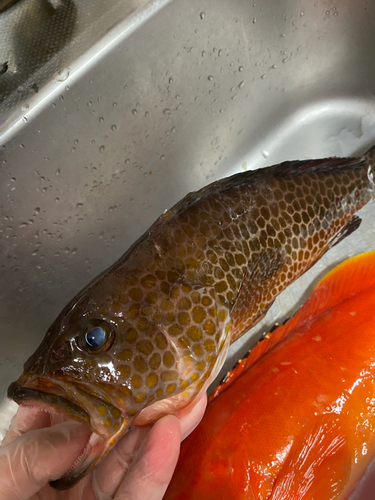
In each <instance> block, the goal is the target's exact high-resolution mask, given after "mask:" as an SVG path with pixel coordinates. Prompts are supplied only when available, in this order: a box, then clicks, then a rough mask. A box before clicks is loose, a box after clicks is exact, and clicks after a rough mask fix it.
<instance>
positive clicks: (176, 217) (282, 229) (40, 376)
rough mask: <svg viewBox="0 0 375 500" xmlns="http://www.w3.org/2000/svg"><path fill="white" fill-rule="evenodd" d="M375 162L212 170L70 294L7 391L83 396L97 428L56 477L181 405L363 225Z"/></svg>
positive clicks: (81, 467) (65, 482)
mask: <svg viewBox="0 0 375 500" xmlns="http://www.w3.org/2000/svg"><path fill="white" fill-rule="evenodd" d="M372 161H373V151H372V150H370V152H369V153H367V155H366V156H365V157H362V158H348V159H342V158H331V159H323V160H313V161H299V162H297V161H296V162H285V163H282V164H280V165H276V166H273V167H268V168H264V169H259V170H256V171H248V172H244V173H241V174H236V175H234V176H232V177H229V178H227V179H222V180H220V181H217V182H214V183H213V184H211V185H209V186H207V187H205V188H203V189H201V190H200V191H197V192H196V193H191V194H189V195H187V196H186V197H185V198H184V199H183V200H181V201H180V202H179V203H177V204H176V205H175V206H174V207H173V208H172V209H171V210H169V211H168V212H165V213H164V214H163V215H162V216H161V217H160V218H159V219H158V220H157V221H156V222H155V223H154V224H153V226H151V228H150V229H149V230H148V231H147V232H146V233H145V234H144V235H143V236H142V237H141V238H140V239H139V240H138V241H137V242H136V243H135V244H134V245H133V246H132V247H131V248H130V249H129V250H128V251H127V252H126V253H125V255H124V256H123V257H122V258H121V259H120V260H119V261H118V262H116V263H115V264H114V265H113V266H112V267H110V268H109V269H108V270H106V271H104V272H103V273H102V274H101V275H100V276H98V278H96V279H95V280H94V281H93V282H92V283H91V284H89V285H88V286H87V287H86V288H85V289H84V290H82V292H80V293H79V294H78V295H77V296H76V297H75V298H74V299H73V300H72V301H71V302H70V303H69V304H68V305H67V306H66V307H65V309H64V310H63V311H62V313H61V314H60V316H59V317H58V318H57V320H56V321H55V323H54V324H53V325H52V326H51V328H50V329H49V331H48V332H47V335H46V337H45V339H44V341H43V342H42V344H41V345H40V347H39V348H38V349H37V351H36V352H35V353H34V354H33V355H32V356H31V357H30V359H29V360H28V361H27V362H26V364H25V367H24V374H23V375H22V376H21V377H20V379H19V380H18V381H17V382H16V383H14V384H12V385H11V386H10V389H9V391H8V393H9V395H10V397H12V398H13V399H14V400H15V401H17V402H20V403H24V404H25V403H27V401H28V400H29V399H34V400H35V399H37V398H38V391H41V392H43V398H44V401H46V398H47V399H48V393H50V394H53V393H54V385H53V381H58V386H59V391H58V394H59V395H60V396H61V391H62V390H63V389H62V388H64V387H65V391H66V396H65V398H64V400H61V402H60V405H58V404H57V403H56V400H54V401H53V402H51V404H52V405H53V406H54V407H56V406H60V408H62V409H64V410H65V411H67V403H66V401H67V400H71V401H72V403H74V404H75V405H79V406H80V405H81V406H82V408H83V409H84V410H87V414H88V415H89V419H90V426H91V428H92V430H93V431H94V432H96V433H97V434H98V435H100V436H101V439H102V440H103V443H102V449H101V451H100V452H98V451H97V450H96V451H95V453H92V454H91V456H90V457H88V458H87V459H85V460H83V461H82V462H81V463H80V464H78V466H77V467H76V468H75V470H74V471H72V472H71V473H70V475H69V476H67V477H65V478H62V479H61V480H60V481H58V482H57V483H54V486H55V487H59V488H65V487H69V486H71V485H72V484H74V483H75V482H77V481H78V480H79V479H80V478H81V477H82V475H83V474H84V473H86V472H87V470H89V469H90V468H91V467H92V466H93V465H94V464H95V463H96V462H97V461H98V460H99V459H100V458H101V456H103V455H104V454H105V453H107V452H108V451H109V449H110V448H111V446H113V444H114V443H115V442H116V441H117V440H118V439H119V438H120V437H121V436H122V435H123V434H124V433H125V432H126V430H127V429H128V427H129V426H130V425H134V424H139V425H142V424H145V423H149V422H152V421H155V419H157V418H160V417H161V416H162V415H165V414H168V413H176V412H178V411H179V410H180V409H182V408H183V407H185V406H186V405H187V404H189V403H190V402H191V401H192V399H193V398H194V397H196V396H197V395H198V394H199V393H200V392H201V391H204V390H206V388H207V387H208V385H209V384H210V383H211V382H212V380H213V379H214V378H215V376H216V375H217V373H218V371H219V370H220V368H221V366H222V364H223V362H224V360H225V356H226V354H227V350H228V348H229V345H230V343H231V342H234V341H235V340H237V339H238V338H239V337H240V336H241V335H242V334H243V333H244V332H245V331H246V330H247V329H248V328H250V327H251V326H253V325H255V324H256V322H257V321H259V320H260V319H261V318H262V317H263V316H264V315H265V313H266V312H267V310H268V309H269V307H270V306H271V305H272V303H273V301H274V300H275V298H276V297H277V295H278V294H279V293H280V292H281V291H282V290H284V289H285V288H286V287H287V286H288V285H289V284H290V283H292V282H293V281H294V280H295V279H297V278H298V277H299V276H300V275H301V274H303V273H304V272H305V271H306V270H307V269H308V268H309V267H311V266H312V265H313V264H314V263H315V262H316V261H317V260H318V259H319V258H320V257H321V256H322V255H323V254H324V253H325V252H326V251H327V250H328V249H329V248H330V247H331V246H332V245H334V244H336V243H338V242H339V241H340V239H342V238H343V237H345V236H347V235H348V234H350V232H352V231H353V230H355V229H356V228H357V227H358V225H359V219H358V218H356V216H355V215H354V214H355V212H357V211H358V210H359V209H360V208H361V207H362V206H364V205H365V204H366V203H367V202H368V201H370V200H371V199H372V198H373V197H374V183H373V166H372ZM98 327H99V328H102V329H104V330H105V331H106V335H107V337H106V342H105V344H104V345H103V346H102V347H100V348H99V349H94V350H93V349H88V348H87V345H85V342H84V338H85V334H86V332H88V331H90V329H92V328H98ZM47 381H48V384H47ZM77 384H79V388H80V394H81V395H82V394H83V393H85V398H90V395H92V397H93V400H92V402H91V404H90V405H89V404H87V403H85V401H84V400H85V398H83V397H82V396H80V394H79V393H77V394H76V393H75V392H74V386H75V385H77ZM21 389H22V394H21ZM27 391H29V392H27ZM98 406H100V411H99V410H97V411H96V412H95V411H94V410H93V408H95V407H98ZM114 409H119V410H120V412H121V417H119V415H118V414H117V413H116V416H114V415H113V414H114ZM72 417H73V418H77V419H79V418H80V417H79V412H78V413H77V412H76V413H74V414H73V415H72Z"/></svg>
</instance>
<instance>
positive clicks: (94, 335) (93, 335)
mask: <svg viewBox="0 0 375 500" xmlns="http://www.w3.org/2000/svg"><path fill="white" fill-rule="evenodd" d="M107 338H108V336H107V332H106V331H105V330H104V329H103V328H101V327H100V326H97V327H95V328H93V329H92V330H90V331H89V332H87V333H86V334H85V346H86V347H88V348H89V349H99V347H102V345H104V343H105V342H106V340H107Z"/></svg>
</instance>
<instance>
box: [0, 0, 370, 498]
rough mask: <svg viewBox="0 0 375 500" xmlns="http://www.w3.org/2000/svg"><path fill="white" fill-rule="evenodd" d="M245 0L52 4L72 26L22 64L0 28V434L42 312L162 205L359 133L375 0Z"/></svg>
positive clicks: (309, 280) (290, 303) (356, 139)
mask: <svg viewBox="0 0 375 500" xmlns="http://www.w3.org/2000/svg"><path fill="white" fill-rule="evenodd" d="M253 1H254V2H255V3H252V2H249V1H247V0H220V2H218V1H217V0H200V1H197V0H172V1H168V0H164V1H163V0H159V1H151V2H148V3H146V2H145V1H141V0H137V1H135V0H132V1H127V2H124V1H120V0H119V1H117V2H111V8H108V9H107V8H106V9H104V8H103V4H107V2H99V1H96V2H94V1H86V0H76V1H74V0H69V2H68V0H66V2H64V1H63V0H61V2H60V6H59V5H57V6H55V7H54V8H55V9H59V8H62V7H61V5H62V6H63V7H64V8H66V9H68V7H69V9H70V12H73V11H74V23H75V24H74V29H72V27H69V28H66V30H67V34H66V37H65V39H64V40H62V39H59V40H57V41H56V47H57V49H56V50H55V52H52V53H51V54H50V57H49V59H48V58H46V57H40V61H38V64H32V63H31V62H30V61H28V59H27V58H28V54H29V53H30V51H29V50H26V49H28V47H27V46H25V45H22V43H24V41H22V43H21V42H19V39H18V42H19V43H18V44H17V43H16V38H14V36H15V33H16V34H17V32H16V31H14V30H10V31H9V36H8V39H7V43H8V45H7V47H8V48H7V50H9V53H8V55H7V56H6V57H8V59H9V60H10V61H11V60H13V61H16V62H17V61H18V62H17V64H18V66H17V64H16V63H15V64H14V65H13V66H12V65H11V63H8V69H7V71H6V72H5V73H3V74H2V75H0V92H1V93H2V94H1V95H0V101H1V104H0V106H2V107H1V116H0V140H1V143H2V148H1V149H0V155H1V156H0V165H1V169H0V176H1V181H0V213H1V219H0V220H1V223H0V260H1V264H0V265H1V277H2V279H1V284H0V324H1V326H2V340H3V341H2V354H1V359H0V380H1V386H0V389H1V394H2V395H3V399H2V401H3V404H2V410H3V418H2V420H3V423H2V424H0V427H5V426H6V425H7V417H6V413H7V412H8V413H9V414H11V413H12V411H14V408H13V406H10V407H8V406H7V403H6V396H5V395H6V388H7V386H8V384H9V383H10V382H11V381H12V380H14V379H15V378H16V377H17V375H18V374H19V373H20V372H21V370H22V364H23V362H24V361H25V360H26V358H27V357H28V356H29V355H30V354H31V352H32V351H33V350H34V349H35V348H36V346H37V345H38V344H39V342H40V341H41V339H42V338H43V336H44V333H45V331H46V329H47V327H48V326H49V325H50V323H51V322H52V320H53V319H54V318H55V317H56V315H57V314H58V313H59V311H60V310H61V309H62V307H63V306H64V305H65V304H66V302H67V301H68V300H69V299H70V298H71V297H72V296H73V295H74V294H75V293H76V292H77V291H78V290H79V289H80V288H81V287H82V286H84V285H85V284H86V283H87V282H88V281H90V280H91V279H92V278H93V277H94V276H95V275H96V274H97V273H99V272H100V271H101V270H103V269H104V268H105V267H107V266H108V265H110V264H111V263H112V262H113V261H114V260H115V259H117V258H118V257H120V255H121V254H122V253H123V252H124V251H125V250H126V249H127V248H128V247H129V245H130V244H131V243H132V242H134V241H135V239H136V238H137V237H138V236H140V235H141V233H142V232H144V231H145V230H146V229H147V228H148V227H149V225H150V224H151V223H152V222H153V221H154V220H155V219H156V218H157V217H158V215H159V214H160V213H161V212H162V211H163V210H164V209H166V208H169V207H170V206H171V205H173V204H174V203H175V202H176V201H178V200H179V199H180V198H181V197H183V196H184V195H185V194H186V193H188V192H189V191H192V190H196V189H198V188H200V187H202V186H203V185H205V184H207V183H208V182H211V181H212V180H214V179H217V178H220V177H223V176H226V175H229V174H232V173H233V172H236V171H241V170H242V169H254V168H258V167H260V166H264V165H269V164H273V163H278V162H280V161H282V160H286V159H297V158H298V159H305V158H316V157H323V156H330V155H340V156H341V155H352V154H357V153H362V152H364V151H365V150H366V148H367V147H369V146H370V145H371V144H373V143H375V95H374V91H375V58H374V56H373V36H374V35H373V34H374V30H375V3H374V2H353V1H350V0H324V1H323V0H316V1H315V2H312V1H307V0H300V1H298V0H280V1H278V2H275V1H273V0H260V1H258V0H253ZM36 4H37V5H38V6H39V7H38V8H39V10H40V9H41V11H43V9H42V7H41V0H40V2H38V1H37V0H22V1H20V2H18V3H16V4H15V5H13V7H11V9H9V10H8V11H6V12H5V13H3V14H0V26H1V22H2V17H1V16H10V15H11V14H12V16H13V18H12V19H16V18H17V15H18V16H19V17H20V16H21V14H17V9H19V8H21V7H23V8H27V9H33V8H34V9H35V8H36V7H35V5H36ZM33 5H34V7H32V6H33ZM100 5H102V7H100ZM90 9H91V10H90ZM29 11H30V12H31V11H32V10H29ZM33 12H34V11H33ZM88 14H90V16H91V17H90V16H89V17H90V19H88V17H87V16H88ZM60 15H61V16H62V14H61V12H60ZM72 15H73V14H72ZM43 16H44V14H39V18H37V22H38V23H43V22H46V21H45V19H47V18H46V17H45V16H44V17H43ZM8 18H9V17H8ZM72 19H73V18H72ZM64 22H66V20H65V21H64V18H63V16H62V17H61V23H63V24H64ZM68 24H69V23H68ZM7 26H9V24H7ZM66 26H68V25H66ZM9 29H10V28H9ZM0 32H1V33H4V31H1V30H0ZM21 34H22V33H21ZM17 36H20V35H17ZM49 36H53V34H52V35H51V34H50V35H49ZM0 37H1V35H0ZM12 37H13V38H12ZM11 40H13V41H12V43H11ZM20 47H21V48H22V50H23V52H22V58H23V59H22V58H21V59H22V61H23V64H24V66H26V69H25V67H24V66H22V65H21V66H22V67H20V66H19V60H20V59H17V57H18V54H19V53H17V50H20ZM12 51H13V52H12ZM11 57H13V59H11ZM5 62H6V60H4V61H2V60H0V66H1V64H2V63H5ZM28 64H29V65H28ZM11 71H14V73H11ZM17 71H18V73H17ZM18 76H19V77H18ZM4 78H7V79H8V80H7V82H6V84H5V83H4V81H5V80H2V79H4ZM12 78H13V80H12ZM33 83H35V84H36V86H37V92H36V87H35V86H34V87H33ZM20 88H21V89H20ZM4 89H6V90H4ZM374 207H375V206H374V205H370V206H368V207H366V208H365V209H364V210H363V211H362V217H363V223H362V225H361V227H360V229H359V230H358V231H357V232H356V233H354V234H353V235H352V236H351V237H349V238H348V239H346V240H345V242H344V243H342V244H340V245H338V246H337V247H335V249H334V250H332V251H330V252H329V254H327V256H326V257H325V258H324V259H323V260H322V261H321V263H319V264H318V265H317V266H315V267H314V268H313V269H312V270H311V271H309V272H308V273H307V274H306V275H305V276H304V277H302V278H301V279H300V280H298V282H296V283H295V284H294V285H293V286H291V287H290V288H289V289H288V290H287V291H286V292H284V293H283V294H282V295H281V296H280V297H279V299H278V300H277V302H276V303H275V305H274V307H273V309H272V310H271V312H270V314H269V315H268V316H267V317H266V318H265V320H264V321H263V322H262V323H261V324H260V325H258V327H257V328H256V330H255V332H254V331H253V332H251V333H250V334H249V335H247V336H246V338H245V339H243V340H241V341H239V343H238V344H236V345H234V346H233V347H232V348H231V353H230V360H229V361H228V363H227V364H226V366H225V367H224V369H223V371H226V370H227V369H228V367H229V366H230V365H231V364H232V363H233V359H234V358H235V357H237V356H239V355H242V354H243V353H244V352H245V351H246V350H247V349H248V348H249V345H252V343H254V341H255V339H256V338H257V337H259V335H260V334H261V333H262V332H263V331H265V330H267V328H268V327H269V326H270V325H271V324H272V323H273V322H274V321H275V320H276V319H278V320H280V319H283V318H285V317H286V316H288V315H290V314H291V313H292V312H293V311H294V310H295V309H296V307H298V305H299V304H300V303H301V301H302V300H303V299H304V297H306V295H307V294H308V292H309V290H311V286H312V284H313V283H315V282H316V280H317V279H318V277H320V276H321V275H322V273H324V272H325V271H326V270H327V268H330V267H332V266H333V265H334V264H336V263H337V262H339V261H340V260H342V259H344V258H345V257H348V256H350V255H353V254H355V253H359V252H362V251H365V250H370V249H374V248H375V217H374V216H375V208H374ZM357 498H358V499H359V498H360V497H357ZM361 498H362V497H361ZM363 498H365V497H363Z"/></svg>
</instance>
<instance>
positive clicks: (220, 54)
mask: <svg viewBox="0 0 375 500" xmlns="http://www.w3.org/2000/svg"><path fill="white" fill-rule="evenodd" d="M222 54H223V49H219V52H218V53H217V55H218V56H219V57H221V56H222Z"/></svg>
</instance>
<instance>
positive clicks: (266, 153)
mask: <svg viewBox="0 0 375 500" xmlns="http://www.w3.org/2000/svg"><path fill="white" fill-rule="evenodd" d="M269 155H270V154H269V152H268V151H265V150H264V151H262V156H263V158H268V157H269Z"/></svg>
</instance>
